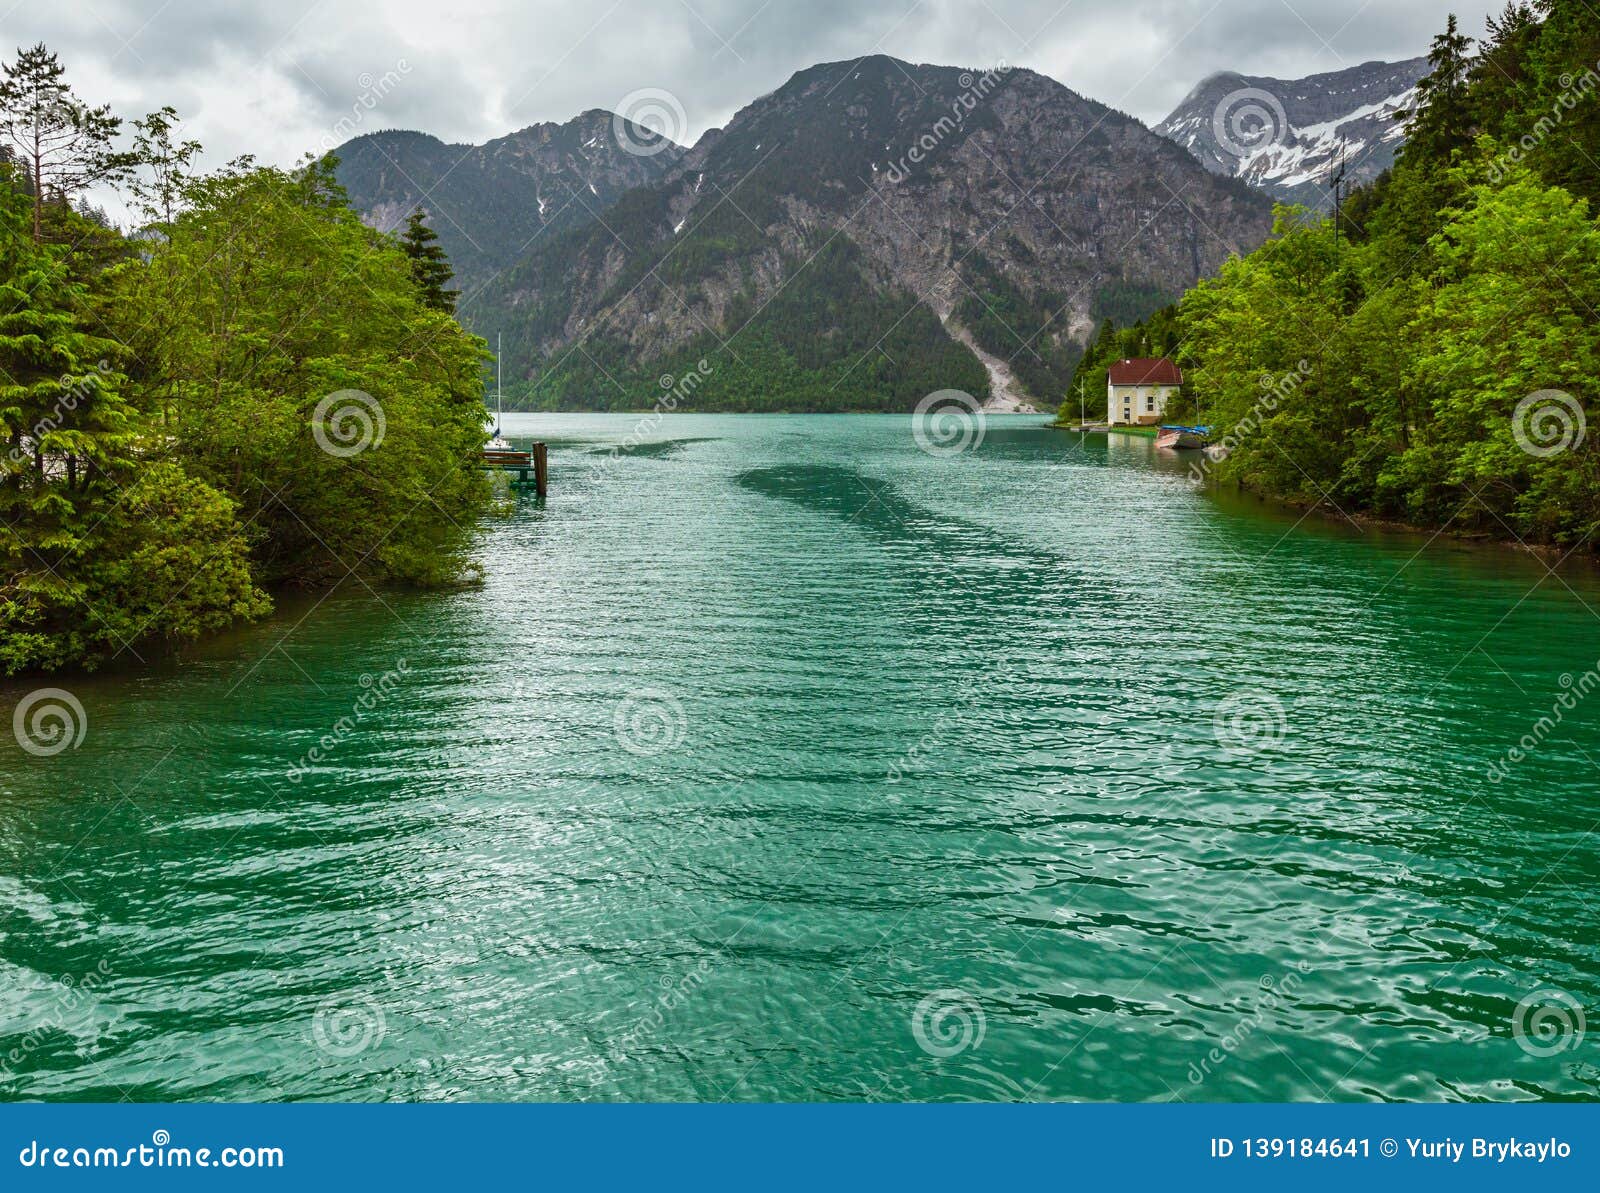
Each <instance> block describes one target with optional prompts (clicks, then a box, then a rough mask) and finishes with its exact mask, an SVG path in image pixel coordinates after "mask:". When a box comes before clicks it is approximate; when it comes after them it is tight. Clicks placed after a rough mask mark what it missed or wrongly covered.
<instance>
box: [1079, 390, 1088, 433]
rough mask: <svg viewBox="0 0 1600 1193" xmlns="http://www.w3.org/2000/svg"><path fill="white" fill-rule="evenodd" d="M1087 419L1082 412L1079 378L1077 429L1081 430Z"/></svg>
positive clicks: (1081, 393)
mask: <svg viewBox="0 0 1600 1193" xmlns="http://www.w3.org/2000/svg"><path fill="white" fill-rule="evenodd" d="M1088 421H1089V420H1088V418H1087V417H1085V415H1084V413H1083V382H1082V381H1081V380H1080V381H1079V382H1078V430H1080V431H1081V430H1083V428H1084V426H1085V424H1087V423H1088Z"/></svg>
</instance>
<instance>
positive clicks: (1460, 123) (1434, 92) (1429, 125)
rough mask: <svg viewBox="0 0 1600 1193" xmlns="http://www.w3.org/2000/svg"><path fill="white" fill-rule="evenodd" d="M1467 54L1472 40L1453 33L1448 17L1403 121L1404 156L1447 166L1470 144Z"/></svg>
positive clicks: (1453, 22) (1469, 66)
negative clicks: (1428, 159)
mask: <svg viewBox="0 0 1600 1193" xmlns="http://www.w3.org/2000/svg"><path fill="white" fill-rule="evenodd" d="M1471 52H1472V38H1470V37H1468V36H1466V35H1465V34H1464V33H1461V32H1460V31H1459V30H1458V29H1457V27H1456V15H1455V13H1451V14H1450V16H1449V19H1448V20H1447V21H1446V23H1445V30H1444V32H1443V33H1441V34H1439V35H1438V36H1437V37H1435V38H1434V39H1433V48H1432V49H1431V50H1429V52H1428V65H1429V66H1430V67H1432V69H1431V70H1430V71H1429V72H1428V74H1427V75H1426V76H1424V77H1423V78H1422V79H1421V80H1419V81H1418V83H1417V106H1416V109H1415V110H1414V111H1412V112H1411V113H1410V114H1409V118H1408V119H1407V121H1406V148H1405V153H1407V154H1409V155H1411V156H1412V157H1415V156H1417V155H1418V154H1421V155H1424V156H1427V157H1429V158H1432V159H1434V160H1436V161H1439V162H1443V163H1448V162H1449V160H1450V155H1451V153H1452V152H1454V151H1455V150H1457V149H1465V148H1466V147H1467V146H1468V145H1470V144H1471V143H1472V132H1473V122H1472V105H1471V103H1470V102H1469V100H1468V97H1467V78H1468V75H1469V73H1470V72H1471V69H1472V58H1471Z"/></svg>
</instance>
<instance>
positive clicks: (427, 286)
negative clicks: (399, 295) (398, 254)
mask: <svg viewBox="0 0 1600 1193" xmlns="http://www.w3.org/2000/svg"><path fill="white" fill-rule="evenodd" d="M427 214H428V213H427V212H425V211H423V210H422V208H420V207H419V208H417V209H416V210H415V211H413V212H412V213H411V218H410V219H408V220H407V221H406V230H405V231H404V232H403V233H402V234H401V236H400V247H401V248H402V249H404V250H405V254H406V256H407V257H409V258H411V276H412V277H414V278H416V280H417V286H418V288H419V289H421V291H422V301H423V305H425V306H428V307H431V308H432V309H433V310H436V311H443V312H445V314H447V315H453V314H455V311H456V298H457V296H459V295H460V293H461V292H460V291H459V290H450V289H447V288H446V287H448V286H449V285H450V279H451V278H453V277H455V272H454V271H453V270H452V269H451V268H450V259H449V258H448V257H447V256H445V251H444V249H443V248H442V247H440V245H439V243H438V242H439V234H438V233H437V232H435V231H434V230H433V229H432V228H430V227H428V225H427V223H426V222H425V221H426V219H427Z"/></svg>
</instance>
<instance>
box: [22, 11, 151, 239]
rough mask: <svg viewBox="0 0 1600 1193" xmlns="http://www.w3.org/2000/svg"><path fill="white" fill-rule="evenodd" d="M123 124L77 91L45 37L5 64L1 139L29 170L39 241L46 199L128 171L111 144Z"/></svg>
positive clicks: (66, 196) (65, 195) (63, 196)
mask: <svg viewBox="0 0 1600 1193" xmlns="http://www.w3.org/2000/svg"><path fill="white" fill-rule="evenodd" d="M121 124H122V122H121V121H120V120H119V119H118V118H117V117H115V116H113V115H112V114H111V109H110V108H109V107H107V106H105V105H101V106H100V107H97V108H91V107H89V106H88V105H87V104H85V103H84V102H83V101H81V100H80V99H78V97H77V96H76V95H74V94H73V91H72V87H71V86H70V85H69V84H68V83H67V81H66V71H65V69H64V68H63V67H62V65H61V62H60V59H58V58H57V57H56V56H55V55H54V54H52V53H51V52H50V51H49V50H48V49H46V48H45V45H44V43H43V42H41V43H40V44H38V45H36V46H34V47H33V48H32V49H30V50H20V51H18V54H17V60H16V61H15V62H8V63H6V65H5V69H4V77H3V78H0V142H3V143H4V144H5V145H6V146H7V147H8V148H9V149H10V150H11V151H12V152H13V153H14V154H15V156H16V159H17V161H18V162H19V163H20V164H21V165H22V168H23V169H24V170H25V171H26V172H27V175H28V185H29V188H30V190H31V191H32V194H33V239H34V242H35V243H38V242H39V241H40V240H42V239H43V237H44V205H45V202H46V200H47V199H49V198H51V197H57V198H61V199H70V198H71V197H72V196H73V195H74V194H76V193H77V192H78V191H80V190H82V189H83V188H85V187H87V186H91V185H93V184H94V183H96V182H103V181H114V180H116V179H119V178H123V177H125V176H126V174H127V169H128V163H127V160H126V158H125V157H124V156H123V155H121V154H119V153H117V152H116V151H115V150H114V148H113V146H112V139H113V138H114V137H115V136H116V134H117V129H118V128H119V127H121Z"/></svg>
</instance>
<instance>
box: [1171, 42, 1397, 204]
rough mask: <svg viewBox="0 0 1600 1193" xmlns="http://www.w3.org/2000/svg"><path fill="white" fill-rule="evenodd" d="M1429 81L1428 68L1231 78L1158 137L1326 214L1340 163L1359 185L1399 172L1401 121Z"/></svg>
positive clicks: (1379, 66)
mask: <svg viewBox="0 0 1600 1193" xmlns="http://www.w3.org/2000/svg"><path fill="white" fill-rule="evenodd" d="M1427 73H1428V60H1427V59H1426V58H1410V59H1407V60H1406V61H1404V62H1364V63H1362V64H1361V65H1360V66H1352V67H1350V68H1349V69H1347V70H1338V71H1332V72H1330V73H1328V74H1320V75H1310V76H1308V77H1306V78H1304V79H1273V78H1268V77H1266V76H1262V75H1241V74H1236V73H1234V72H1232V71H1224V72H1222V73H1220V74H1214V75H1211V76H1210V77H1208V78H1206V79H1204V80H1203V81H1202V82H1201V83H1200V85H1199V86H1197V87H1196V88H1195V89H1194V90H1193V91H1191V92H1189V94H1188V95H1187V96H1186V97H1185V98H1184V100H1183V102H1182V103H1180V104H1179V105H1178V106H1177V107H1176V108H1174V109H1173V110H1172V113H1171V114H1170V115H1169V116H1167V118H1166V119H1165V120H1163V121H1162V122H1161V123H1160V124H1158V125H1156V126H1155V131H1156V132H1158V133H1160V134H1161V135H1162V136H1163V137H1168V138H1170V139H1171V140H1173V141H1176V142H1177V143H1178V144H1179V145H1182V146H1183V147H1184V148H1185V149H1187V150H1188V151H1189V152H1190V153H1192V154H1194V155H1195V157H1196V158H1198V159H1199V161H1200V162H1201V163H1202V164H1203V165H1204V166H1205V167H1206V169H1208V170H1211V171H1213V172H1214V173H1217V174H1223V175H1227V176H1229V177H1234V178H1242V179H1244V180H1245V181H1246V182H1249V183H1250V184H1252V185H1254V186H1258V187H1261V188H1262V189H1263V190H1265V191H1267V192H1268V193H1269V194H1271V195H1273V196H1274V197H1275V198H1278V199H1283V200H1287V201H1291V202H1299V203H1306V204H1307V205H1309V206H1322V205H1325V204H1326V203H1327V202H1328V201H1329V199H1330V196H1329V194H1328V184H1329V182H1330V180H1331V179H1332V177H1333V175H1334V173H1335V171H1337V169H1338V167H1339V162H1340V160H1341V157H1342V158H1343V160H1344V162H1345V166H1346V177H1347V179H1348V180H1349V181H1351V182H1353V183H1354V182H1365V181H1368V180H1370V179H1373V178H1376V177H1377V176H1378V175H1379V174H1380V173H1382V172H1383V171H1384V170H1386V169H1387V168H1388V167H1389V166H1391V165H1393V164H1394V155H1395V151H1396V150H1397V149H1398V148H1399V147H1400V145H1401V143H1402V142H1403V141H1404V139H1405V131H1404V129H1403V128H1402V126H1401V122H1400V121H1399V120H1396V119H1395V115H1396V113H1399V112H1404V111H1405V110H1406V109H1407V108H1408V107H1409V106H1410V104H1411V102H1412V99H1413V98H1414V97H1415V95H1416V87H1417V81H1418V80H1419V79H1421V78H1422V77H1423V76H1424V75H1426V74H1427Z"/></svg>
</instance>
